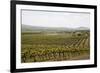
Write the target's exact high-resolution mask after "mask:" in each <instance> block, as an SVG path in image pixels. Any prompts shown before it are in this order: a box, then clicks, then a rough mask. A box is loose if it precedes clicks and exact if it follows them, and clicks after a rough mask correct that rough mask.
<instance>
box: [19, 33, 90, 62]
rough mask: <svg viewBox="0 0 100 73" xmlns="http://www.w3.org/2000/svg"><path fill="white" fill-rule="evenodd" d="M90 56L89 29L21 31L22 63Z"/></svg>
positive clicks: (77, 58)
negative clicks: (41, 31)
mask: <svg viewBox="0 0 100 73" xmlns="http://www.w3.org/2000/svg"><path fill="white" fill-rule="evenodd" d="M89 58H90V35H89V31H85V32H83V31H76V32H63V33H33V32H22V33H21V62H22V63H28V62H29V63H30V62H45V61H65V60H85V59H89Z"/></svg>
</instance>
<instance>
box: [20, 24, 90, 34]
mask: <svg viewBox="0 0 100 73" xmlns="http://www.w3.org/2000/svg"><path fill="white" fill-rule="evenodd" d="M21 28H22V32H63V31H77V30H89V28H87V27H78V28H67V27H41V26H31V25H24V24H22V26H21Z"/></svg>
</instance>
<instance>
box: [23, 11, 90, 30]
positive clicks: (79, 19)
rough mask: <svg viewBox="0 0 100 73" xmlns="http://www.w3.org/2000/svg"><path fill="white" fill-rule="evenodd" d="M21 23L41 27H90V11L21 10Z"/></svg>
mask: <svg viewBox="0 0 100 73" xmlns="http://www.w3.org/2000/svg"><path fill="white" fill-rule="evenodd" d="M22 24H24V25H31V26H41V27H67V28H77V27H88V28H90V13H85V12H78V13H77V12H67V11H66V12H63V11H62V12H61V11H60V12H55V11H38V10H37V11H36V10H22Z"/></svg>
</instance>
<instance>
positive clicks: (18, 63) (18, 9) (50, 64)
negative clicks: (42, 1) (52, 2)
mask: <svg viewBox="0 0 100 73" xmlns="http://www.w3.org/2000/svg"><path fill="white" fill-rule="evenodd" d="M21 9H31V10H52V11H53V10H54V11H73V12H90V31H91V32H90V36H91V37H90V41H91V42H90V60H77V61H75V60H74V61H59V62H40V63H21V56H20V55H21V23H20V22H21V17H20V15H21ZM86 64H94V9H84V8H69V7H50V6H35V5H16V69H23V68H39V67H54V66H72V65H86Z"/></svg>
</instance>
